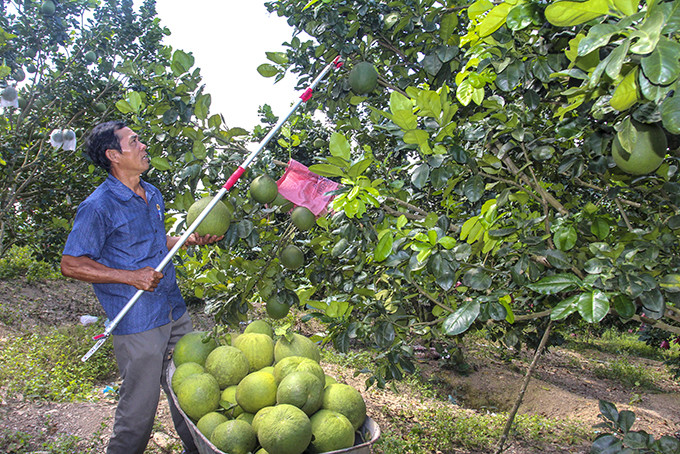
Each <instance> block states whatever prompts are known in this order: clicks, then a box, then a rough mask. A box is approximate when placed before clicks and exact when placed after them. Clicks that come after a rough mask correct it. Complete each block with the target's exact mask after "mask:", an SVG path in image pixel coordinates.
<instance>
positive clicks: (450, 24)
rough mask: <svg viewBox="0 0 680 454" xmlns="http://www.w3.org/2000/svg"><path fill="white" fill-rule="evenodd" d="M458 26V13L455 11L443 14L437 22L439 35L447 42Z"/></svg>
mask: <svg viewBox="0 0 680 454" xmlns="http://www.w3.org/2000/svg"><path fill="white" fill-rule="evenodd" d="M457 26H458V15H457V14H456V13H449V14H444V15H443V16H442V19H441V21H440V23H439V35H440V36H441V39H442V42H443V43H446V42H448V40H449V38H451V36H453V33H454V32H455V31H456V27H457Z"/></svg>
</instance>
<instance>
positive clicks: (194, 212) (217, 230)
mask: <svg viewBox="0 0 680 454" xmlns="http://www.w3.org/2000/svg"><path fill="white" fill-rule="evenodd" d="M212 199H213V197H203V198H200V199H198V200H197V201H195V202H194V203H193V204H192V205H191V206H190V207H189V211H187V225H188V226H191V225H192V224H193V223H194V221H195V220H196V218H198V216H199V215H200V214H201V213H202V212H203V210H204V209H205V207H207V206H208V204H210V201H211V200H212ZM230 223H231V212H230V211H229V208H228V207H227V205H226V204H225V203H224V202H222V201H219V202H217V204H216V205H215V206H214V207H213V209H212V210H210V212H209V213H208V215H207V216H206V217H205V219H203V221H202V222H201V223H200V224H199V226H198V227H197V228H196V233H197V234H198V235H199V236H205V235H216V236H222V235H224V234H225V233H227V230H229V224H230Z"/></svg>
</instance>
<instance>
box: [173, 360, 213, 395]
mask: <svg viewBox="0 0 680 454" xmlns="http://www.w3.org/2000/svg"><path fill="white" fill-rule="evenodd" d="M203 372H205V369H204V368H203V366H201V365H200V364H198V363H194V362H191V361H189V362H187V363H182V364H180V365H179V366H177V369H175V373H174V374H172V381H171V382H170V384H171V386H172V389H173V390H175V391H176V390H177V388H178V387H179V384H180V383H182V381H184V379H185V378H187V377H189V376H191V375H195V374H202V373H203Z"/></svg>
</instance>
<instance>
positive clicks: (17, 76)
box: [12, 68, 26, 82]
mask: <svg viewBox="0 0 680 454" xmlns="http://www.w3.org/2000/svg"><path fill="white" fill-rule="evenodd" d="M25 78H26V73H25V72H24V70H23V69H21V68H17V69H16V71H14V72H13V73H12V79H14V80H16V81H17V82H21V81H22V80H24V79H25Z"/></svg>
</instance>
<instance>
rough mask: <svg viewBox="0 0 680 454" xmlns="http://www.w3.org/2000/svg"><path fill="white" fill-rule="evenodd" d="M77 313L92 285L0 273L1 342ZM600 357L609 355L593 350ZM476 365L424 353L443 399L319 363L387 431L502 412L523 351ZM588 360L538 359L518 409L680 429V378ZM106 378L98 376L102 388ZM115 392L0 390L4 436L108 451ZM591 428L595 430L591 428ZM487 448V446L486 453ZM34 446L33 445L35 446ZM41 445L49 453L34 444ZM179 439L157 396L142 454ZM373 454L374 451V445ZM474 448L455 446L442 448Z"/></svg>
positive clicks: (475, 360)
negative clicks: (427, 412)
mask: <svg viewBox="0 0 680 454" xmlns="http://www.w3.org/2000/svg"><path fill="white" fill-rule="evenodd" d="M190 309H191V310H192V317H193V319H194V325H195V327H196V328H197V329H207V328H209V327H211V323H212V322H211V319H210V318H209V317H207V316H206V315H205V314H203V313H201V312H200V311H199V310H198V309H197V308H193V307H190ZM82 315H95V316H101V315H102V312H101V309H100V308H99V306H98V303H97V302H96V299H95V297H94V294H93V292H92V290H91V287H90V286H89V285H87V284H83V283H80V282H75V281H71V280H60V281H50V282H48V283H37V284H32V285H27V284H25V283H23V282H20V281H9V282H7V281H0V347H1V346H2V343H3V342H6V341H7V340H9V339H11V338H13V337H15V336H18V335H20V334H22V333H25V332H31V331H34V330H39V329H41V328H45V327H51V326H60V325H67V324H76V323H79V319H80V317H81V316H82ZM598 355H600V358H599V359H600V360H602V361H604V360H605V359H606V355H605V354H603V353H598ZM469 359H470V362H471V363H472V366H473V369H472V372H471V373H470V374H468V375H459V374H456V373H453V372H451V371H446V370H443V369H441V368H440V367H438V365H437V363H436V361H435V360H434V359H433V358H429V357H427V356H423V357H422V358H421V363H420V367H421V370H422V371H423V373H424V375H425V376H426V377H427V378H428V379H429V380H430V381H431V382H432V383H436V386H437V388H439V390H440V391H441V393H442V394H444V395H446V394H447V393H448V395H449V396H450V397H449V401H450V402H444V401H442V400H435V399H430V398H427V397H424V396H422V395H421V394H420V393H419V392H418V391H417V390H416V389H411V388H410V387H408V386H406V385H405V384H399V385H397V388H398V392H397V393H395V392H393V391H391V390H380V389H376V388H375V387H373V388H371V389H369V390H365V386H364V381H365V379H366V376H363V375H361V374H359V375H357V374H355V371H354V370H351V369H346V368H343V367H340V366H337V365H333V364H323V367H324V370H326V372H327V373H328V374H330V375H333V376H335V377H336V378H337V379H338V381H340V382H345V383H348V384H351V385H353V386H354V387H355V388H357V389H359V390H360V391H362V394H363V395H364V399H365V400H366V402H367V407H368V415H369V416H371V417H372V418H373V419H374V420H375V421H376V422H377V423H378V425H379V426H380V428H381V430H382V431H383V432H390V433H393V434H399V433H402V432H403V431H405V430H406V426H405V425H404V424H403V421H400V420H399V418H400V415H403V414H405V413H404V410H413V409H415V408H433V407H440V406H448V407H451V408H452V409H454V410H456V411H459V412H461V413H460V414H462V415H465V412H475V411H508V410H509V409H510V408H511V407H512V405H513V403H514V401H515V399H516V398H517V395H518V391H519V389H520V386H521V382H522V380H523V378H524V371H525V370H526V366H527V364H528V361H529V359H528V357H527V356H526V355H525V356H524V357H522V355H520V356H519V357H517V358H515V359H513V360H512V361H507V360H505V361H503V360H501V359H499V358H497V357H494V355H482V356H479V357H477V356H473V355H471V356H470V357H469ZM639 361H640V366H644V367H650V368H657V369H659V370H660V369H662V368H663V367H664V366H663V365H662V364H661V363H660V362H657V361H651V360H643V359H640V360H639ZM591 364H592V361H586V360H585V359H584V358H583V357H581V354H579V353H575V352H574V351H572V350H564V349H557V348H554V349H551V350H550V352H549V353H547V354H546V355H544V357H543V358H542V359H541V361H540V363H539V365H538V367H537V371H536V375H535V377H534V378H533V379H532V381H531V382H530V385H529V388H528V390H527V392H526V395H525V397H524V401H523V404H522V406H521V407H520V413H526V414H539V415H543V416H547V417H551V418H556V419H558V420H573V421H578V422H581V423H582V424H583V425H585V426H587V427H592V426H593V425H594V424H597V423H598V422H600V420H598V416H597V415H598V414H599V410H598V399H604V400H608V401H611V402H613V403H615V404H616V405H617V407H618V408H619V410H622V409H630V410H632V411H634V412H635V414H636V416H637V419H636V423H635V425H634V426H633V430H646V431H647V432H648V433H650V434H653V435H654V436H655V437H659V436H661V435H672V436H679V435H680V384H678V383H677V382H673V381H672V380H670V379H669V380H663V381H661V382H658V383H656V384H657V386H658V387H659V390H658V391H657V392H649V391H646V392H644V393H643V392H640V391H636V390H632V389H629V388H626V387H625V386H623V385H621V384H619V383H616V382H612V381H609V380H602V379H599V378H597V377H596V376H595V374H594V372H593V371H592V370H590V367H591V366H590V365H591ZM106 385H107V383H102V384H101V388H102V390H103V389H104V388H105V387H106ZM114 412H115V400H114V399H112V398H110V397H107V395H106V394H105V393H102V394H101V395H100V396H98V397H96V398H93V399H92V400H91V401H89V402H76V403H51V402H35V401H27V400H23V399H21V398H17V397H16V396H13V397H9V396H7V395H6V393H5V392H4V390H3V389H2V388H0V434H2V433H3V432H5V431H6V430H9V431H12V432H14V431H22V432H25V433H29V434H34V435H35V437H36V438H44V437H48V438H49V437H52V438H55V439H56V438H57V437H59V436H63V435H66V434H71V435H75V436H78V437H80V438H82V439H87V440H93V443H94V446H91V447H88V450H89V452H104V451H105V446H106V440H108V437H109V435H110V433H111V426H112V421H113V414H114ZM592 433H593V434H594V433H595V432H594V430H593V432H592ZM492 451H493V450H492V449H491V448H490V449H489V450H488V451H484V452H492ZM36 452H38V451H36ZM40 452H45V451H40ZM179 452H181V449H180V446H179V443H178V438H177V436H176V434H175V432H174V429H173V428H172V423H171V419H170V416H169V410H168V406H167V402H166V401H165V399H161V404H160V405H159V409H158V414H157V424H156V426H155V427H154V433H153V436H152V440H151V441H150V443H149V448H148V449H147V453H153V454H160V453H168V454H169V453H179ZM376 452H377V451H376ZM506 452H508V453H510V454H524V453H533V452H553V453H558V452H572V453H586V452H589V444H583V445H581V446H570V447H559V446H547V447H546V446H542V447H541V448H536V447H530V446H522V445H520V444H517V443H512V442H511V443H510V444H509V448H508V450H507V451H506ZM449 453H451V454H453V453H460V454H463V453H471V451H465V450H459V449H456V448H451V450H450V451H447V452H446V453H444V454H449Z"/></svg>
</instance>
